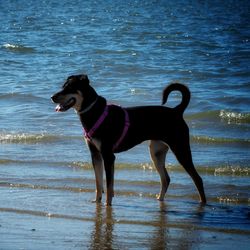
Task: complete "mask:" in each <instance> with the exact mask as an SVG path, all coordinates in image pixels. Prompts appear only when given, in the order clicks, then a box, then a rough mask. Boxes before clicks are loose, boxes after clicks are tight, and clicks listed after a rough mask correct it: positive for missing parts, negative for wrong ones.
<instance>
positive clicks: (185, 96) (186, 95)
mask: <svg viewBox="0 0 250 250" xmlns="http://www.w3.org/2000/svg"><path fill="white" fill-rule="evenodd" d="M176 90H177V91H180V92H181V94H182V101H181V103H180V104H179V105H177V106H176V107H175V109H177V110H178V111H179V112H181V113H182V114H183V113H184V111H185V109H186V107H187V106H188V104H189V101H190V96H191V95H190V91H189V89H188V87H187V86H185V85H183V84H180V83H172V84H170V85H169V86H167V87H166V88H165V89H164V90H163V95H162V105H163V104H165V103H166V102H167V99H168V96H169V94H170V93H171V92H172V91H176Z"/></svg>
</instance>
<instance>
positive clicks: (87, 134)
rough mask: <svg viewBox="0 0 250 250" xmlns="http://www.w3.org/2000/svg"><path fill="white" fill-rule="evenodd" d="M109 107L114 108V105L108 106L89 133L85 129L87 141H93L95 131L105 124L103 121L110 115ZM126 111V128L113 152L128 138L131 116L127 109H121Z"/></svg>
mask: <svg viewBox="0 0 250 250" xmlns="http://www.w3.org/2000/svg"><path fill="white" fill-rule="evenodd" d="M109 106H113V104H110V105H107V106H106V107H105V109H104V111H103V113H102V115H101V116H100V117H99V119H98V120H97V121H96V123H95V124H94V126H93V127H92V128H91V129H90V130H89V131H87V130H86V129H85V132H84V136H85V138H86V139H87V140H89V141H91V138H92V136H93V134H94V133H95V131H96V130H97V129H98V128H99V127H100V126H101V124H102V123H103V121H104V120H105V118H106V117H107V115H108V108H109ZM121 109H122V110H123V111H124V114H125V123H124V128H123V131H122V134H121V136H120V138H119V139H118V140H117V142H116V143H115V144H114V146H113V151H114V150H115V149H116V148H118V146H119V145H120V144H121V142H122V140H123V139H124V137H125V136H126V134H127V132H128V129H129V126H130V121H129V115H128V112H127V110H126V109H123V108H121Z"/></svg>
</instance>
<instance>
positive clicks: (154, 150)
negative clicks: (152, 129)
mask: <svg viewBox="0 0 250 250" xmlns="http://www.w3.org/2000/svg"><path fill="white" fill-rule="evenodd" d="M149 151H150V156H151V159H152V162H153V163H154V166H155V167H156V169H157V171H158V173H159V175H160V178H161V190H160V193H159V195H158V196H157V199H158V200H159V201H163V200H164V197H165V194H166V192H167V189H168V186H169V183H170V178H169V175H168V173H167V170H166V168H165V161H166V154H167V152H168V146H167V145H166V144H165V143H164V142H162V141H155V140H151V141H150V143H149Z"/></svg>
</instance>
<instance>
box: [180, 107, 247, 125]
mask: <svg viewBox="0 0 250 250" xmlns="http://www.w3.org/2000/svg"><path fill="white" fill-rule="evenodd" d="M185 117H186V118H187V119H188V120H200V119H201V120H210V121H221V122H225V123H227V124H249V123H250V113H242V112H234V111H227V110H213V111H205V112H198V113H194V114H191V115H186V116H185Z"/></svg>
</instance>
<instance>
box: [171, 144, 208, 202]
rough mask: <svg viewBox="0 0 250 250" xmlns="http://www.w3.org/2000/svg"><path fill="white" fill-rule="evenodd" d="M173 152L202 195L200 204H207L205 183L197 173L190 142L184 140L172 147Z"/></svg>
mask: <svg viewBox="0 0 250 250" xmlns="http://www.w3.org/2000/svg"><path fill="white" fill-rule="evenodd" d="M170 148H171V150H172V151H173V153H174V154H175V156H176V158H177V160H178V161H179V163H180V164H181V165H182V166H183V167H184V169H185V170H186V171H187V173H188V174H189V175H190V176H191V178H192V180H193V182H194V184H195V186H196V188H197V190H198V192H199V195H200V202H201V203H203V204H206V196H205V192H204V187H203V181H202V178H201V177H200V175H199V174H198V173H197V171H196V169H195V167H194V164H193V160H192V154H191V150H190V145H189V140H184V139H183V141H182V142H181V143H178V144H176V143H175V145H173V146H171V145H170Z"/></svg>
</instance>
